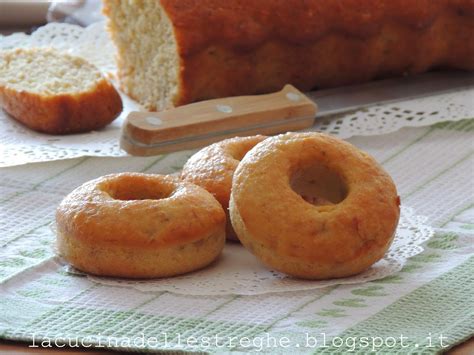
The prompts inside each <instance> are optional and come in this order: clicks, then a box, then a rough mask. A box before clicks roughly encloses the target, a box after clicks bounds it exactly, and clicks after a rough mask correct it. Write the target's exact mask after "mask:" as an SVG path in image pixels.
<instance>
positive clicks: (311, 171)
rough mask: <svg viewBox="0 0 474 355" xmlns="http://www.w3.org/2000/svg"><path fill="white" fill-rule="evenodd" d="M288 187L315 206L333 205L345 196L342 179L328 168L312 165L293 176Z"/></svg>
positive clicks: (345, 188)
mask: <svg viewBox="0 0 474 355" xmlns="http://www.w3.org/2000/svg"><path fill="white" fill-rule="evenodd" d="M290 186H291V188H292V189H293V191H295V192H296V193H297V194H298V195H300V196H301V197H302V198H303V199H304V200H305V201H306V202H308V203H310V204H312V205H315V206H323V205H333V204H337V203H340V202H342V201H343V200H344V199H345V198H346V196H347V186H346V184H345V183H344V181H343V179H342V177H341V176H340V175H339V174H338V173H336V172H335V171H333V170H331V169H329V168H328V167H326V166H324V165H321V164H318V165H312V166H309V167H306V168H303V169H301V170H298V171H297V172H296V173H294V174H293V176H292V177H291V180H290Z"/></svg>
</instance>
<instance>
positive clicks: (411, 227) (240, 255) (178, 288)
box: [66, 207, 434, 295]
mask: <svg viewBox="0 0 474 355" xmlns="http://www.w3.org/2000/svg"><path fill="white" fill-rule="evenodd" d="M425 222H426V218H424V217H420V216H416V215H415V214H414V212H413V210H412V209H411V208H407V207H402V210H401V215H400V223H399V225H398V229H397V233H396V237H395V240H394V242H393V244H392V245H391V247H390V249H389V251H388V252H387V254H386V255H385V257H384V258H383V259H382V260H380V261H379V262H377V263H376V264H374V265H373V266H372V267H371V268H370V269H369V270H367V271H365V272H363V273H362V274H359V275H356V276H353V277H347V278H341V279H333V280H327V281H307V280H298V279H294V278H291V277H288V276H285V275H283V274H281V273H279V272H276V271H272V270H269V269H267V268H266V267H264V266H263V265H262V264H261V263H260V262H259V261H258V259H257V258H255V257H254V256H253V255H252V254H251V253H250V252H248V251H247V250H246V249H245V248H244V247H243V246H241V245H239V244H234V243H227V244H226V246H225V248H224V251H223V254H222V255H221V257H220V258H219V259H218V260H217V261H216V262H214V263H213V264H212V265H210V266H208V267H207V268H205V269H203V270H200V271H196V272H193V273H190V274H187V275H183V276H178V277H173V278H166V279H159V280H146V281H133V280H125V279H117V278H105V277H97V276H90V275H88V276H87V277H88V278H89V279H90V280H92V281H94V282H96V283H100V284H105V285H109V286H119V287H132V288H135V289H138V290H140V291H149V292H150V291H153V292H157V291H169V292H173V293H179V294H186V295H229V294H234V295H256V294H264V293H274V292H289V291H301V290H310V289H317V288H323V287H327V286H332V285H339V284H356V283H364V282H368V281H373V280H377V279H382V278H385V277H387V276H390V275H392V274H394V273H396V272H398V271H400V270H401V269H402V267H403V265H404V264H405V262H406V261H407V259H408V258H410V257H412V256H415V255H417V254H419V253H421V252H422V251H423V247H422V246H421V244H422V243H423V242H425V241H426V240H428V239H429V238H431V236H432V235H433V233H434V232H433V229H432V228H431V227H430V226H428V225H427V224H425ZM66 269H67V270H68V272H70V273H73V274H78V273H79V274H82V273H80V272H78V271H77V270H74V269H73V268H71V267H69V266H67V267H66ZM83 275H84V274H83Z"/></svg>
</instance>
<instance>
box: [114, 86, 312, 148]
mask: <svg viewBox="0 0 474 355" xmlns="http://www.w3.org/2000/svg"><path fill="white" fill-rule="evenodd" d="M316 112H317V106H316V104H315V103H314V102H313V101H311V100H310V99H308V98H307V97H306V96H305V95H304V94H303V93H301V92H300V91H298V90H297V89H296V88H295V87H293V86H291V85H286V86H285V87H284V88H283V90H281V91H279V92H276V93H272V94H266V95H254V96H238V97H227V98H221V99H215V100H208V101H202V102H197V103H193V104H189V105H185V106H179V107H176V108H173V109H170V110H167V111H162V112H131V113H130V114H129V115H128V117H127V119H126V121H125V124H124V128H123V132H122V140H121V146H122V148H123V149H125V150H126V151H127V152H129V153H130V154H132V155H155V154H160V153H165V152H171V151H177V150H182V149H190V148H195V147H199V146H203V145H206V144H210V143H213V142H216V141H219V140H221V139H224V138H228V137H234V136H246V135H252V134H259V133H260V134H276V133H280V132H286V131H290V130H298V129H303V128H308V127H311V126H312V125H313V123H314V117H315V115H316Z"/></svg>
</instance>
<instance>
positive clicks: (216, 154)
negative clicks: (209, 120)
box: [181, 135, 267, 240]
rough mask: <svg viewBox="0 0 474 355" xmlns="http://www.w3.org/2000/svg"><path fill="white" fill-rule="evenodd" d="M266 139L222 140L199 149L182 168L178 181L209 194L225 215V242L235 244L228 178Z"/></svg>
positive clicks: (242, 138) (260, 137)
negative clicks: (192, 185) (230, 214)
mask: <svg viewBox="0 0 474 355" xmlns="http://www.w3.org/2000/svg"><path fill="white" fill-rule="evenodd" d="M265 138H267V137H266V136H260V135H257V136H250V137H235V138H230V139H225V140H223V141H220V142H217V143H214V144H212V145H210V146H208V147H205V148H203V149H201V150H200V151H199V152H197V153H196V154H194V155H193V156H192V157H191V158H189V160H188V161H187V162H186V164H185V165H184V167H183V171H182V173H181V177H182V179H183V180H185V181H189V182H192V183H194V184H196V185H199V186H201V187H203V188H204V189H206V190H207V191H209V192H210V193H211V194H213V195H214V197H215V198H216V199H217V201H219V202H220V204H221V205H222V208H224V210H225V211H226V215H227V226H226V235H227V239H230V240H238V239H237V236H236V235H235V232H234V230H233V228H232V224H231V223H230V219H229V211H228V208H229V199H230V189H231V188H232V177H233V176H234V171H235V169H237V165H238V164H239V162H240V160H242V158H243V157H244V156H245V154H246V153H247V152H248V151H249V150H250V149H252V148H253V147H254V146H255V145H256V144H257V143H260V142H261V141H263V140H264V139H265Z"/></svg>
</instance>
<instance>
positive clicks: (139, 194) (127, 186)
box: [104, 176, 174, 201]
mask: <svg viewBox="0 0 474 355" xmlns="http://www.w3.org/2000/svg"><path fill="white" fill-rule="evenodd" d="M173 190H174V188H173V186H172V185H171V184H164V183H162V182H161V181H156V180H151V179H145V178H143V177H140V176H128V177H122V178H120V179H117V180H115V181H111V182H110V183H109V184H108V186H106V187H105V188H104V191H105V192H106V193H108V194H109V195H110V197H112V198H113V199H115V200H123V201H133V200H161V199H164V198H167V197H169V196H170V195H171V194H172V193H173Z"/></svg>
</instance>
